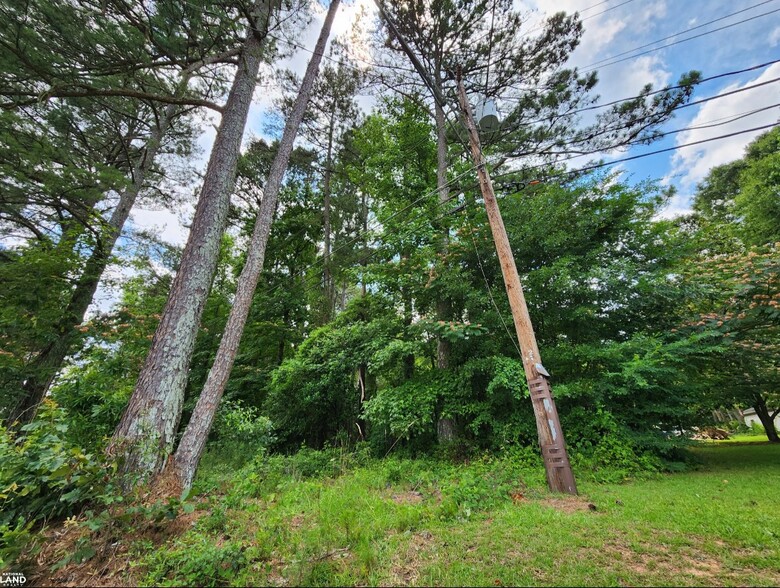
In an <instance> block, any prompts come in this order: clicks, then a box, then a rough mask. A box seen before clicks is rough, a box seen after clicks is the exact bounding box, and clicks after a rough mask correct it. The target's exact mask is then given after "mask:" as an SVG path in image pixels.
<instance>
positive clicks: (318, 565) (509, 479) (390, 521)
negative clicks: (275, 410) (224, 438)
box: [141, 445, 626, 586]
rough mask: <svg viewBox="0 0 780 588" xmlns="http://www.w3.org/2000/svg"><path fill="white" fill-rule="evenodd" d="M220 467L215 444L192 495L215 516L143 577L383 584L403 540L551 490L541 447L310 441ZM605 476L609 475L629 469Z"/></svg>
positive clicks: (150, 564) (150, 561)
mask: <svg viewBox="0 0 780 588" xmlns="http://www.w3.org/2000/svg"><path fill="white" fill-rule="evenodd" d="M221 462H222V460H221V459H220V458H219V450H212V452H211V454H210V455H209V456H208V457H207V459H206V461H205V465H204V467H203V469H202V470H201V473H200V475H199V477H198V479H197V480H196V483H195V486H194V488H193V492H192V494H191V495H192V496H194V497H196V499H198V500H202V501H203V505H202V507H201V508H203V509H204V510H207V511H208V514H207V515H205V516H202V517H201V518H199V520H198V521H197V523H195V525H194V526H193V528H192V530H191V531H190V532H188V533H186V534H185V535H183V536H181V537H180V538H178V539H176V540H174V541H173V542H172V543H170V544H168V546H166V548H165V549H162V550H155V551H153V552H151V553H149V554H148V555H147V557H146V558H145V559H144V560H143V561H142V562H141V567H142V568H143V569H144V570H145V572H144V574H145V576H144V578H143V583H144V584H146V585H158V586H166V585H169V586H174V585H207V586H220V585H227V584H231V585H248V584H258V583H259V584H266V583H269V582H271V583H272V582H273V581H274V574H277V575H278V574H279V573H283V574H284V577H285V578H286V580H285V581H289V582H291V583H293V584H298V585H322V584H330V585H334V584H335V585H341V584H362V583H369V584H371V583H376V582H377V581H378V578H377V577H376V575H375V572H376V570H377V567H378V565H379V564H378V562H380V561H386V560H387V558H388V557H391V551H392V545H393V543H394V541H395V540H396V539H394V538H396V537H398V538H404V537H406V538H408V537H409V536H410V534H415V533H421V532H422V533H424V532H425V531H424V530H425V529H427V528H431V527H432V526H437V525H451V524H458V523H463V522H467V521H470V520H472V519H474V518H475V517H476V518H480V517H484V516H485V513H487V512H489V511H491V510H494V509H500V508H502V507H503V505H505V504H511V503H512V502H513V501H518V500H529V499H531V500H533V499H541V498H542V497H544V496H546V495H547V492H546V484H545V474H544V470H543V468H542V463H541V459H540V458H539V456H538V455H537V452H536V450H535V449H534V448H521V447H515V448H512V449H507V450H504V451H503V452H502V453H501V454H499V455H490V454H483V455H476V456H472V457H471V458H470V459H467V460H466V461H465V462H453V461H447V460H442V459H435V458H432V457H431V458H416V459H410V458H404V457H399V456H391V457H386V458H382V459H377V458H372V457H371V456H370V451H369V448H368V446H367V445H360V446H358V447H357V448H356V449H355V450H352V451H349V450H346V449H343V448H327V449H324V450H322V451H315V450H312V449H308V448H302V449H301V450H300V451H299V452H297V453H296V454H294V455H289V456H282V455H268V454H266V453H265V452H264V451H260V452H258V454H257V455H256V457H255V458H254V459H252V460H251V461H249V462H248V463H246V464H245V465H244V466H243V467H242V468H241V469H239V470H238V471H233V472H232V473H230V472H227V471H226V470H225V469H224V468H223V467H221V466H219V465H218V464H220V463H221ZM599 471H600V472H601V474H600V477H602V478H603V477H609V478H613V479H621V480H622V479H624V478H625V476H626V472H625V471H624V470H620V469H618V470H615V471H614V472H613V473H611V474H609V473H607V472H608V471H609V470H608V469H607V468H606V467H601V468H600V469H599ZM584 478H588V479H591V480H592V479H594V477H593V476H591V475H584ZM388 538H389V539H388ZM280 570H282V571H280ZM277 580H278V578H277Z"/></svg>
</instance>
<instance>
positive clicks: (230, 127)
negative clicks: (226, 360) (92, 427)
mask: <svg viewBox="0 0 780 588" xmlns="http://www.w3.org/2000/svg"><path fill="white" fill-rule="evenodd" d="M275 4H276V0H261V1H260V2H258V3H257V4H256V5H255V6H254V8H253V16H254V17H255V19H256V20H255V22H253V23H251V24H250V27H249V29H248V30H247V34H246V41H245V42H244V46H243V49H242V52H241V55H240V57H239V64H238V69H237V70H236V75H235V78H234V79H233V86H232V88H231V90H230V94H229V96H228V99H227V102H226V104H225V108H224V111H223V113H222V121H221V123H220V126H219V130H218V132H217V137H216V139H215V141H214V147H213V148H212V151H211V157H210V159H209V163H208V167H207V169H206V175H205V177H204V180H203V187H202V188H201V193H200V198H199V200H198V204H197V207H196V210H195V217H194V219H193V222H192V228H191V229H190V235H189V238H188V240H187V245H186V246H185V248H184V252H183V254H182V258H181V263H180V265H179V269H178V271H177V272H176V277H175V278H174V281H173V284H172V286H171V292H170V294H169V296H168V301H167V302H166V304H165V309H164V310H163V314H162V318H161V320H160V324H159V325H158V327H157V330H156V332H155V334H154V337H153V339H152V346H151V349H150V351H149V355H148V356H147V358H146V361H145V362H144V365H143V367H142V369H141V373H140V375H139V377H138V382H137V383H136V386H135V390H134V391H133V394H132V396H131V397H130V401H129V403H128V405H127V408H126V409H125V412H124V414H123V415H122V419H121V421H120V422H119V425H118V426H117V428H116V430H115V431H114V435H113V438H112V441H111V445H110V447H109V451H110V452H112V453H118V454H120V455H122V457H123V458H124V462H123V469H124V471H125V472H128V473H129V472H132V473H135V474H138V475H140V476H141V477H145V476H147V475H149V474H154V473H156V472H159V471H160V470H161V469H162V466H163V465H164V464H165V460H166V458H167V456H168V455H169V454H170V452H171V450H172V448H173V442H174V435H175V434H176V429H177V427H178V425H179V419H180V418H181V410H182V404H183V402H184V390H185V386H186V384H187V374H188V372H189V366H190V361H191V360H192V351H193V348H194V345H195V338H196V336H197V332H198V326H199V324H200V319H201V315H202V313H203V307H204V306H205V303H206V299H207V297H208V294H209V290H210V288H211V283H212V281H213V279H214V275H215V273H216V269H217V261H218V257H219V246H220V241H221V239H222V234H223V232H224V230H225V225H226V223H227V214H228V207H229V204H230V194H231V192H232V191H233V185H234V182H235V175H236V167H237V164H238V158H239V155H240V149H241V139H242V137H243V133H244V127H245V125H246V120H247V116H248V113H249V105H250V103H251V101H252V95H253V94H254V89H255V86H256V83H257V73H258V71H259V69H260V61H261V58H262V53H263V45H264V41H265V38H266V36H267V33H268V26H269V21H270V17H271V13H272V8H273V7H274V5H275Z"/></svg>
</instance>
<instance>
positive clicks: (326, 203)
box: [322, 115, 336, 323]
mask: <svg viewBox="0 0 780 588" xmlns="http://www.w3.org/2000/svg"><path fill="white" fill-rule="evenodd" d="M332 167H333V116H332V115H331V124H330V127H329V129H328V150H327V154H326V157H325V175H324V177H323V181H322V231H323V237H324V239H323V241H324V244H323V252H322V262H323V281H324V282H325V317H324V318H325V320H324V321H323V322H324V323H328V322H330V320H331V318H333V309H334V308H335V302H336V301H335V291H334V288H333V276H332V273H331V268H330V179H331V174H332V173H333V172H332V170H331V168H332Z"/></svg>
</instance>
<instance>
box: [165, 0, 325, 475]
mask: <svg viewBox="0 0 780 588" xmlns="http://www.w3.org/2000/svg"><path fill="white" fill-rule="evenodd" d="M338 5H339V0H331V4H330V7H329V8H328V14H327V16H326V17H325V22H324V23H323V25H322V30H321V31H320V36H319V39H317V45H316V46H315V49H314V53H313V55H312V57H311V60H310V61H309V65H308V67H307V68H306V74H305V75H304V77H303V81H302V82H301V89H300V91H299V92H298V97H297V98H296V101H295V105H294V107H293V110H292V112H291V113H290V118H289V119H288V120H287V123H286V124H285V127H284V133H283V135H282V140H281V142H280V144H279V150H278V152H277V154H276V157H275V158H274V162H273V164H272V166H271V171H270V173H269V174H268V181H267V182H266V185H265V190H264V193H263V200H262V203H261V204H260V211H259V212H258V214H257V221H256V222H255V229H254V232H253V234H252V241H251V243H250V246H249V254H248V256H247V260H246V264H245V265H244V269H243V270H242V271H241V275H240V276H239V279H238V287H237V290H236V296H235V299H234V301H233V308H232V310H231V311H230V316H229V317H228V322H227V325H226V326H225V332H224V334H223V336H222V340H221V341H220V344H219V350H218V351H217V357H216V359H215V360H214V364H213V365H212V367H211V370H210V371H209V375H208V377H207V379H206V384H205V385H204V387H203V392H202V393H201V395H200V397H199V398H198V402H197V404H196V405H195V410H194V411H193V413H192V417H191V418H190V422H189V424H188V425H187V428H186V429H185V431H184V434H183V435H182V439H181V442H180V443H179V447H178V448H177V450H176V454H175V455H174V459H173V466H174V470H175V474H176V476H177V477H178V479H179V482H180V483H181V485H182V487H183V488H189V487H190V486H191V485H192V480H193V479H194V477H195V471H196V469H197V467H198V462H199V461H200V456H201V454H202V453H203V449H204V447H205V445H206V439H207V438H208V434H209V431H210V430H211V424H212V422H213V421H214V415H215V413H216V410H217V406H218V405H219V401H220V399H221V398H222V394H223V393H224V391H225V385H226V384H227V381H228V378H229V376H230V371H231V369H232V368H233V362H234V360H235V357H236V352H237V350H238V344H239V343H240V341H241V335H242V334H243V332H244V325H245V324H246V319H247V316H248V315H249V309H250V308H251V305H252V297H253V295H254V292H255V288H256V286H257V281H258V279H259V277H260V272H261V270H262V268H263V261H264V259H265V249H266V245H267V244H268V235H269V233H270V230H271V223H272V221H273V216H274V211H275V209H276V201H277V197H278V195H279V189H280V188H281V184H282V177H283V176H284V172H285V171H286V169H287V163H288V161H289V158H290V153H291V152H292V148H293V142H294V140H295V136H296V134H297V132H298V127H299V126H300V124H301V120H302V119H303V115H304V113H305V112H306V107H307V105H308V102H309V98H310V96H311V90H312V87H313V85H314V81H315V79H316V77H317V73H318V71H319V65H320V61H321V60H322V55H323V54H324V52H325V45H326V43H327V40H328V37H329V36H330V29H331V25H332V24H333V19H334V17H335V15H336V11H337V10H338Z"/></svg>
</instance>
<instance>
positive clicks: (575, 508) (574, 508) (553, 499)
mask: <svg viewBox="0 0 780 588" xmlns="http://www.w3.org/2000/svg"><path fill="white" fill-rule="evenodd" d="M536 502H538V503H539V504H541V505H542V506H549V507H550V508H554V509H555V510H559V511H561V512H565V513H567V514H570V513H574V512H584V511H596V510H597V508H596V506H595V505H594V504H591V503H590V502H589V501H588V499H587V498H583V497H582V496H549V497H545V498H542V499H541V500H538V501H536Z"/></svg>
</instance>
